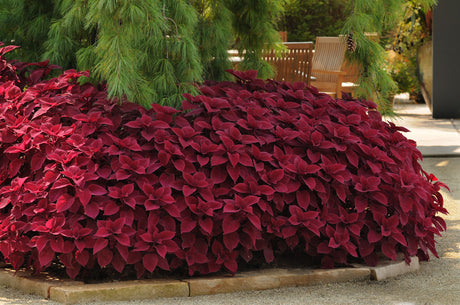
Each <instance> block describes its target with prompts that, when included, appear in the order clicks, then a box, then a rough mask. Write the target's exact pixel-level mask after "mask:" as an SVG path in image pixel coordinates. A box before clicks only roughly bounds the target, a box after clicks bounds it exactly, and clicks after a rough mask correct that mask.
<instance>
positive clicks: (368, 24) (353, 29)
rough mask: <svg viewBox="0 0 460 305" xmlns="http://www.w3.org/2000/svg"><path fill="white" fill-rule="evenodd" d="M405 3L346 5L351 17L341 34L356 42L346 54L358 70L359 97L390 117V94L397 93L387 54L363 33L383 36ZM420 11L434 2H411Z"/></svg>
mask: <svg viewBox="0 0 460 305" xmlns="http://www.w3.org/2000/svg"><path fill="white" fill-rule="evenodd" d="M405 2H406V1H404V0H353V1H349V2H348V5H349V7H348V9H349V11H350V15H349V17H348V18H347V20H346V22H345V24H344V27H343V30H342V34H344V35H348V34H350V33H353V37H354V39H355V40H356V46H357V48H356V51H355V52H353V53H347V57H348V58H349V60H350V61H351V62H357V63H358V64H359V66H360V67H362V68H361V69H362V71H360V72H361V73H360V76H361V77H360V79H359V80H358V84H359V87H358V89H357V90H356V94H357V95H358V96H359V97H368V98H369V97H372V98H373V99H374V100H375V102H376V103H377V104H378V109H379V111H380V112H381V113H382V114H386V115H392V114H393V110H392V103H391V102H390V101H389V96H390V94H391V93H393V92H395V91H396V88H397V86H396V84H395V82H394V80H393V79H392V78H391V75H390V74H389V72H388V68H387V66H386V65H387V57H386V56H387V55H386V52H385V49H384V47H383V46H381V45H380V44H379V43H378V42H376V41H373V40H372V39H371V38H369V37H368V36H366V35H365V33H369V32H374V33H378V34H380V35H381V34H382V33H385V32H388V31H389V30H391V29H393V28H394V27H395V25H396V23H397V21H398V20H399V19H400V18H401V13H402V12H403V9H402V8H403V6H404V4H405ZM412 2H414V3H418V4H419V5H421V6H422V7H423V8H425V9H428V8H430V7H432V6H433V5H434V4H435V3H436V0H412Z"/></svg>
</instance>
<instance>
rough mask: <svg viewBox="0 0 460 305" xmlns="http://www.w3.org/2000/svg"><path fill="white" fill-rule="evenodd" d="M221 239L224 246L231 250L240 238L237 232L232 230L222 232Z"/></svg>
mask: <svg viewBox="0 0 460 305" xmlns="http://www.w3.org/2000/svg"><path fill="white" fill-rule="evenodd" d="M223 241H224V245H225V247H226V248H227V249H228V250H229V251H232V250H233V249H235V248H236V246H238V243H239V241H240V238H239V235H238V233H237V232H233V233H230V234H224V237H223Z"/></svg>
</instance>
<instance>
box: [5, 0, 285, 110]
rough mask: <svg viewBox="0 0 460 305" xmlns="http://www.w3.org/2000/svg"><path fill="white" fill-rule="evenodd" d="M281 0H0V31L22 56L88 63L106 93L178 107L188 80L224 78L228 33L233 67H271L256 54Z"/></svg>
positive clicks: (271, 33)
mask: <svg viewBox="0 0 460 305" xmlns="http://www.w3.org/2000/svg"><path fill="white" fill-rule="evenodd" d="M282 1H283V0H251V1H240V0H175V1H170V0H156V1H150V0H54V1H53V0H44V1H32V2H31V1H25V0H0V25H3V26H2V27H1V30H0V31H1V33H2V34H3V35H2V38H1V39H3V40H5V39H6V40H7V41H6V42H7V43H8V42H9V41H12V40H14V43H15V44H19V45H22V46H23V51H24V52H23V54H24V56H27V57H24V58H22V60H28V61H29V60H31V61H37V60H39V59H42V60H44V59H50V61H51V62H52V63H54V64H58V65H61V66H62V67H63V68H64V69H69V68H75V69H78V70H90V75H91V78H92V79H91V80H92V81H95V82H105V83H106V84H107V91H108V94H109V96H110V97H114V98H115V97H116V98H119V99H127V100H130V101H133V102H136V103H139V104H141V105H144V106H145V107H150V105H151V104H152V103H159V104H164V105H170V106H178V105H179V104H180V102H181V101H182V100H183V97H182V94H183V93H185V92H187V93H192V94H193V93H198V90H197V88H196V83H199V82H201V81H202V80H203V79H214V80H223V79H226V78H227V77H228V76H227V75H226V73H225V72H224V70H225V69H228V68H230V67H231V64H230V62H229V60H228V54H227V50H228V48H230V47H231V46H232V41H235V38H236V44H235V46H236V47H237V48H238V49H239V51H240V53H241V54H242V56H244V60H243V62H242V63H241V66H240V68H241V69H257V70H259V71H260V73H259V76H261V77H268V76H269V75H270V74H271V73H272V68H271V66H270V65H269V64H267V63H266V62H264V61H263V60H262V59H261V54H262V52H263V50H264V49H266V48H268V47H271V46H273V45H274V43H275V42H277V41H278V40H279V39H278V35H277V32H276V31H275V29H274V23H275V18H276V17H277V16H278V15H279V13H280V12H281V3H282ZM8 40H9V41H8Z"/></svg>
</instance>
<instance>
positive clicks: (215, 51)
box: [192, 0, 233, 81]
mask: <svg viewBox="0 0 460 305" xmlns="http://www.w3.org/2000/svg"><path fill="white" fill-rule="evenodd" d="M192 5H193V6H194V7H195V9H196V10H197V12H198V14H199V23H198V28H197V30H196V32H195V39H196V42H197V45H198V47H199V51H200V57H201V63H202V64H203V69H204V71H203V72H204V73H203V78H204V79H207V80H215V81H222V80H228V79H230V76H229V74H228V73H226V72H225V70H227V69H230V68H231V63H230V61H229V58H228V49H230V47H231V44H232V39H233V35H232V24H231V22H232V13H231V12H230V11H229V10H228V8H227V7H226V6H225V0H192Z"/></svg>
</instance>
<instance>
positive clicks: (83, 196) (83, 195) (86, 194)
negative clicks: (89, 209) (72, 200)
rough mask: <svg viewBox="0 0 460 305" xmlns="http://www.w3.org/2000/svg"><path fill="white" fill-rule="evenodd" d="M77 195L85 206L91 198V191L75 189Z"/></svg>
mask: <svg viewBox="0 0 460 305" xmlns="http://www.w3.org/2000/svg"><path fill="white" fill-rule="evenodd" d="M77 196H78V198H79V199H80V202H81V204H83V206H86V205H87V204H88V202H89V201H90V200H91V192H90V191H89V190H87V189H85V190H80V189H77Z"/></svg>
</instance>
